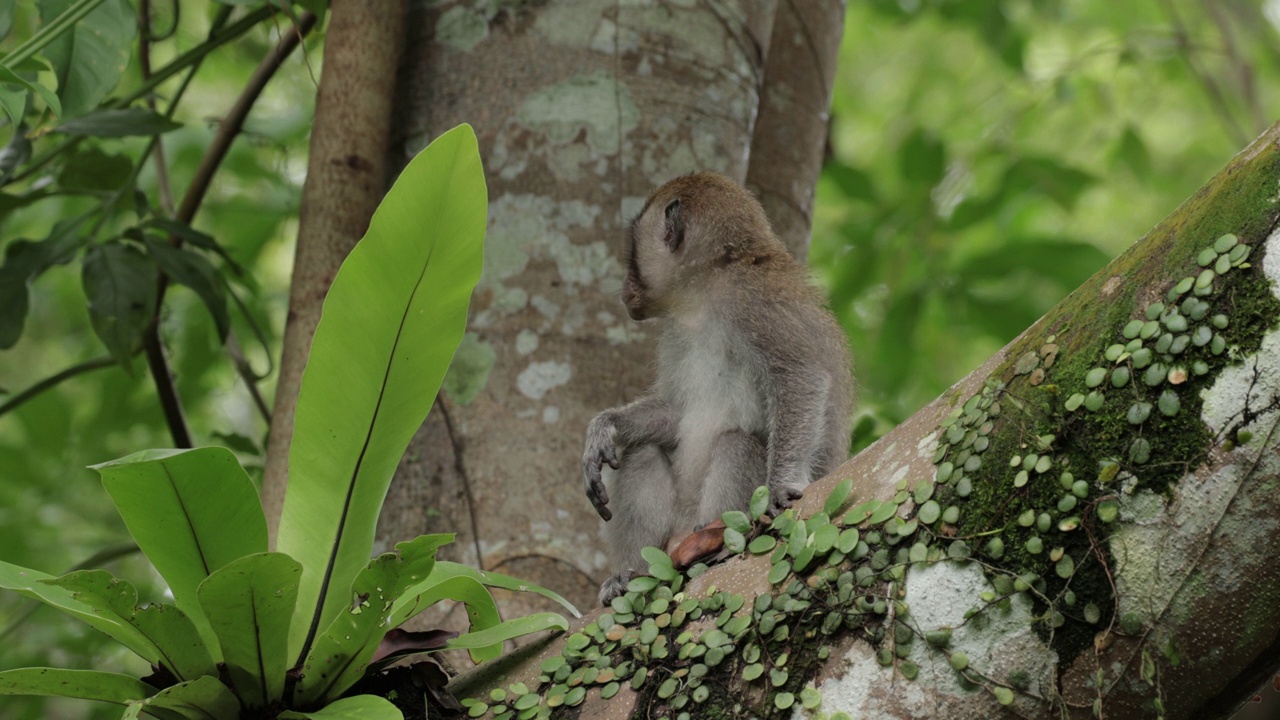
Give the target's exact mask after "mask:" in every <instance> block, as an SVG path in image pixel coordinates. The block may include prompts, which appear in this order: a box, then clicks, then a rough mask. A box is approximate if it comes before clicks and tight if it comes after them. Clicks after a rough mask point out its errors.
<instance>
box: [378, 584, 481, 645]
mask: <svg viewBox="0 0 1280 720" xmlns="http://www.w3.org/2000/svg"><path fill="white" fill-rule="evenodd" d="M403 597H405V598H407V599H408V601H409V603H408V604H406V605H402V606H400V607H399V609H397V607H396V606H394V605H393V606H392V608H391V613H392V615H391V624H392V625H398V624H399V623H401V622H404V620H405V619H407V617H406V618H404V619H400V620H397V617H398V616H399V615H401V614H406V615H408V616H409V617H412V615H416V614H418V613H419V612H422V611H423V610H425V609H426V608H429V607H431V606H432V605H435V604H436V603H438V602H440V601H441V600H453V601H455V602H460V603H462V604H463V605H465V606H466V609H467V620H469V621H470V623H471V632H476V631H479V630H488V629H489V628H492V627H495V626H497V625H498V624H499V623H500V622H502V616H501V615H499V614H498V604H497V603H496V602H494V600H493V595H491V594H490V593H489V590H488V589H486V588H485V586H484V585H482V584H481V583H479V582H478V581H476V580H475V579H474V578H472V577H471V576H469V575H466V574H459V575H455V576H452V577H450V576H448V575H444V574H442V573H433V574H432V576H431V577H430V578H428V579H427V580H426V581H425V582H423V583H419V584H418V585H417V586H416V587H414V588H410V589H409V590H408V591H407V592H406V593H405V594H404V596H403ZM410 613H411V614H410ZM500 654H502V644H501V643H498V644H491V645H488V646H484V647H480V646H477V647H475V648H474V649H472V650H471V659H472V660H473V661H475V662H482V661H484V660H492V659H493V658H496V657H498V655H500Z"/></svg>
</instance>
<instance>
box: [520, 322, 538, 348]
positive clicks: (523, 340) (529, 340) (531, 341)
mask: <svg viewBox="0 0 1280 720" xmlns="http://www.w3.org/2000/svg"><path fill="white" fill-rule="evenodd" d="M537 349H538V333H536V332H534V331H532V330H530V329H528V328H525V329H524V330H521V331H520V332H519V333H517V334H516V352H517V353H519V354H521V355H528V354H529V353H531V352H533V351H534V350H537Z"/></svg>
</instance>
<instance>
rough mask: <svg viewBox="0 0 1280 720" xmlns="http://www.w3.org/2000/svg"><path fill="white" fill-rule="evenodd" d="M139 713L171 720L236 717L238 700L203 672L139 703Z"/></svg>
mask: <svg viewBox="0 0 1280 720" xmlns="http://www.w3.org/2000/svg"><path fill="white" fill-rule="evenodd" d="M139 709H140V710H141V711H142V712H145V713H149V714H151V715H155V716H156V717H158V718H174V719H175V720H176V719H178V718H181V720H239V718H240V717H241V713H240V710H241V707H240V701H239V700H237V699H236V696H235V693H232V692H231V690H230V689H228V688H227V686H226V685H223V684H222V683H221V682H219V681H218V678H216V677H213V676H210V675H206V676H204V677H201V678H196V679H195V680H189V681H187V682H184V683H178V684H177V685H174V686H172V687H167V688H165V689H164V690H161V691H160V692H158V693H156V694H155V695H153V696H152V697H150V698H148V699H146V700H145V701H143V702H142V703H141V707H140V708H139Z"/></svg>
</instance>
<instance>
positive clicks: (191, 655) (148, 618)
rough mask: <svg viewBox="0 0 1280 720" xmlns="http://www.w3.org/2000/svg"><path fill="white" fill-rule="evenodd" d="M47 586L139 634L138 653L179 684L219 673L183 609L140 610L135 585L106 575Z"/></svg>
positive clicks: (88, 573)
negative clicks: (173, 677) (178, 681)
mask: <svg viewBox="0 0 1280 720" xmlns="http://www.w3.org/2000/svg"><path fill="white" fill-rule="evenodd" d="M42 582H43V583H44V584H46V585H52V586H56V587H59V588H62V589H64V590H67V591H69V592H70V593H71V598H72V599H74V600H76V601H77V602H79V603H81V604H82V605H83V606H84V607H85V608H86V609H87V610H88V611H89V612H90V613H92V614H93V615H95V616H97V618H98V619H100V620H103V621H106V622H110V623H112V625H113V627H116V628H118V627H120V626H128V627H132V628H134V629H136V630H137V631H138V637H139V638H140V640H141V642H142V643H143V647H142V650H143V651H145V654H144V652H138V654H139V655H141V656H142V657H143V658H145V659H147V660H149V661H150V662H151V663H153V664H159V665H163V666H164V667H166V668H168V670H169V671H170V672H172V673H173V674H174V676H175V677H177V678H178V679H180V680H189V679H191V678H194V677H199V676H201V675H205V674H213V673H216V672H217V670H216V669H215V668H214V665H213V659H212V657H211V656H210V654H209V649H208V647H207V646H206V645H205V644H204V641H203V640H202V639H201V637H200V633H199V632H198V631H197V630H196V627H195V625H194V624H193V623H192V622H191V620H190V619H189V618H188V617H187V616H186V615H185V614H184V613H183V612H182V611H181V610H179V609H178V608H176V607H173V606H172V605H149V606H148V607H146V608H139V607H138V592H137V590H135V589H134V588H133V585H131V584H130V583H129V582H127V581H125V580H121V579H119V578H117V577H113V576H112V575H111V573H109V572H107V571H106V570H79V571H76V572H72V573H67V574H66V575H63V576H62V577H57V578H51V579H48V580H44V581H42ZM112 637H116V635H112ZM131 639H132V638H131ZM121 642H123V640H122V641H121Z"/></svg>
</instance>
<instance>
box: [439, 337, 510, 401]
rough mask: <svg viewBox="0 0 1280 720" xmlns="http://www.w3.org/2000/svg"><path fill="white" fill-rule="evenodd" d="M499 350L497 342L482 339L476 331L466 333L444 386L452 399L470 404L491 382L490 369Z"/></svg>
mask: <svg viewBox="0 0 1280 720" xmlns="http://www.w3.org/2000/svg"><path fill="white" fill-rule="evenodd" d="M497 357H498V354H497V352H496V351H495V350H494V349H493V346H492V345H490V344H489V343H487V342H484V341H483V340H481V339H480V336H479V335H478V334H476V333H473V332H469V333H466V334H465V335H463V336H462V342H461V343H459V345H458V349H457V351H456V352H455V353H454V354H453V362H451V363H450V364H449V370H448V372H446V373H445V376H444V382H443V383H441V387H443V388H444V391H445V393H446V394H447V395H448V396H449V398H450V399H451V400H453V401H454V402H456V403H458V404H459V405H470V404H471V403H472V401H474V400H475V399H476V396H477V395H479V394H480V391H481V390H484V388H485V385H487V384H488V383H489V372H490V371H492V370H493V364H494V362H495V361H496V360H497Z"/></svg>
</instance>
